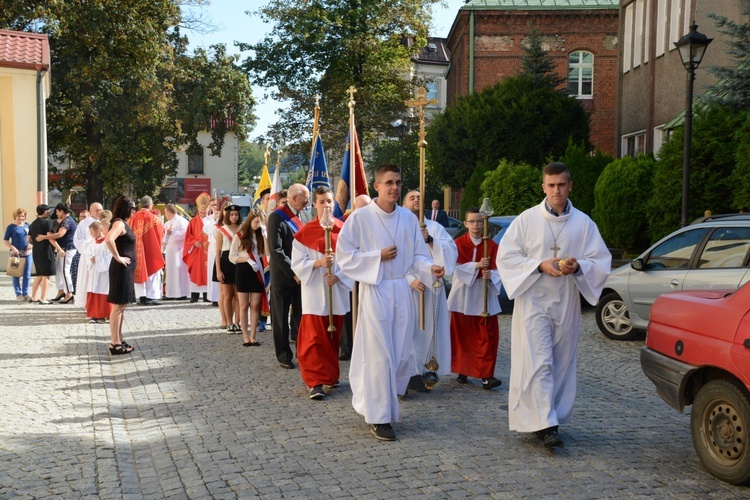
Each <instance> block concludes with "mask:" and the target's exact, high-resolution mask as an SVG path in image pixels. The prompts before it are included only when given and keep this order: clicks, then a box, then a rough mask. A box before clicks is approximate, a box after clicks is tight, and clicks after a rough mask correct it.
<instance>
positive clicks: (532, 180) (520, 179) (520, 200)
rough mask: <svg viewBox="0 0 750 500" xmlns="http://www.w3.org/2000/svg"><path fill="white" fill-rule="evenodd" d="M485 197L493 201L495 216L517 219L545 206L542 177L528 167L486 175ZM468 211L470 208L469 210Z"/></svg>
mask: <svg viewBox="0 0 750 500" xmlns="http://www.w3.org/2000/svg"><path fill="white" fill-rule="evenodd" d="M481 189H482V197H483V198H484V197H486V198H489V199H490V204H491V205H492V208H493V210H494V212H495V215H517V214H520V213H521V212H523V211H524V210H526V209H527V208H529V207H532V206H534V205H536V204H538V203H540V202H541V200H542V198H543V196H544V194H543V192H542V173H541V171H540V170H539V169H538V168H536V167H532V166H531V165H529V164H527V163H511V162H509V161H508V160H501V161H500V164H499V165H498V166H497V168H495V169H494V170H492V171H491V172H488V173H487V174H486V175H485V178H484V180H483V181H482V188H481ZM467 208H468V207H467Z"/></svg>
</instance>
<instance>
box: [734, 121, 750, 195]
mask: <svg viewBox="0 0 750 500" xmlns="http://www.w3.org/2000/svg"><path fill="white" fill-rule="evenodd" d="M735 137H736V140H735V144H736V145H737V151H736V152H735V154H734V160H735V167H734V171H733V172H732V185H733V186H734V199H733V202H734V203H733V205H734V208H735V209H742V208H745V209H746V208H748V207H750V113H748V112H745V122H744V123H743V124H742V126H741V127H740V128H739V129H738V130H737V134H736V136H735Z"/></svg>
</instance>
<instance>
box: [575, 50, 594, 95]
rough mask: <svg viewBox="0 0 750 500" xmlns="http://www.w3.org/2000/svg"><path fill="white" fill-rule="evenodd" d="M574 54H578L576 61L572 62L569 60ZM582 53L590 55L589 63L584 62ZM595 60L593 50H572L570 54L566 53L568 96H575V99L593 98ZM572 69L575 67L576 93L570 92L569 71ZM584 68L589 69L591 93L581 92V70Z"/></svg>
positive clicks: (582, 80) (582, 82) (582, 81)
mask: <svg viewBox="0 0 750 500" xmlns="http://www.w3.org/2000/svg"><path fill="white" fill-rule="evenodd" d="M574 54H578V62H577V63H572V62H570V60H571V58H572V57H573V55H574ZM584 54H588V55H590V56H591V62H590V63H584V62H582V61H583V58H584ZM595 62H596V56H594V53H593V52H589V51H588V50H583V49H581V50H574V51H573V52H571V53H570V54H568V96H570V97H575V98H576V99H593V98H594V65H595ZM572 69H576V70H577V73H578V76H577V81H576V87H577V90H576V93H571V88H570V84H571V79H570V73H571V70H572ZM584 69H591V93H590V94H584V93H583V84H584V79H583V70H584Z"/></svg>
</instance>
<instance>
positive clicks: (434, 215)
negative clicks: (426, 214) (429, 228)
mask: <svg viewBox="0 0 750 500" xmlns="http://www.w3.org/2000/svg"><path fill="white" fill-rule="evenodd" d="M432 220H437V210H433V211H432Z"/></svg>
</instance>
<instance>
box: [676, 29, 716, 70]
mask: <svg viewBox="0 0 750 500" xmlns="http://www.w3.org/2000/svg"><path fill="white" fill-rule="evenodd" d="M712 41H713V38H708V37H707V36H706V35H704V34H703V33H699V32H698V25H697V24H695V21H693V24H691V25H690V31H689V32H688V34H687V35H683V36H682V38H680V39H679V40H678V41H676V42H675V43H674V46H675V47H677V50H678V52H679V53H680V59H681V60H682V65H683V66H684V67H685V69H686V70H688V71H691V70H696V69H697V68H698V66H700V64H701V61H702V60H703V56H704V55H705V53H706V47H708V44H709V43H711V42H712Z"/></svg>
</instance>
